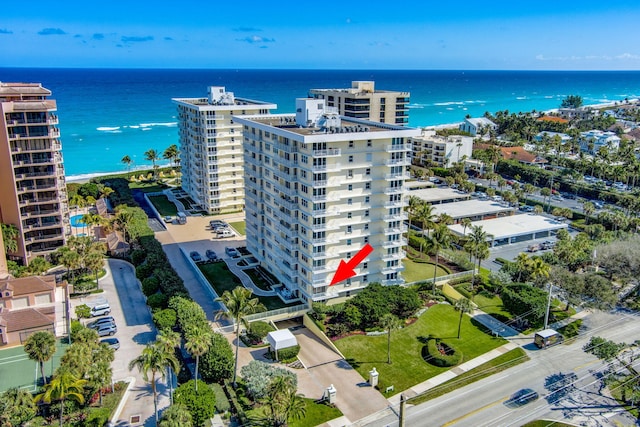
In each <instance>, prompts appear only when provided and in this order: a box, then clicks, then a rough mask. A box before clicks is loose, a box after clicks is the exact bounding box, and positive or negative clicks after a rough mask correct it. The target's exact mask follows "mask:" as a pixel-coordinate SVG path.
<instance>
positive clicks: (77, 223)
mask: <svg viewBox="0 0 640 427" xmlns="http://www.w3.org/2000/svg"><path fill="white" fill-rule="evenodd" d="M82 217H83V215H74V216H72V217H71V218H69V219H70V220H71V226H72V227H76V228H81V227H84V226H86V225H87V224H85V223H84V222H82Z"/></svg>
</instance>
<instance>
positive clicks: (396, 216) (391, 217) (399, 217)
mask: <svg viewBox="0 0 640 427" xmlns="http://www.w3.org/2000/svg"><path fill="white" fill-rule="evenodd" d="M382 219H383V220H385V221H404V220H406V219H409V215H408V214H407V213H406V212H401V213H397V214H393V215H385V216H383V217H382Z"/></svg>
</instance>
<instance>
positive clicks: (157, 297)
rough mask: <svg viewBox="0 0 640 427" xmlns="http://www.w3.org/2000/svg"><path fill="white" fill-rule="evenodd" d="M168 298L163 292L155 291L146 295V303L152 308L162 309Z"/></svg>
mask: <svg viewBox="0 0 640 427" xmlns="http://www.w3.org/2000/svg"><path fill="white" fill-rule="evenodd" d="M167 301H168V298H167V296H166V295H165V294H161V293H157V294H153V295H149V296H148V297H147V305H148V306H149V307H151V309H152V310H154V309H158V308H159V309H162V308H165V307H166V306H167Z"/></svg>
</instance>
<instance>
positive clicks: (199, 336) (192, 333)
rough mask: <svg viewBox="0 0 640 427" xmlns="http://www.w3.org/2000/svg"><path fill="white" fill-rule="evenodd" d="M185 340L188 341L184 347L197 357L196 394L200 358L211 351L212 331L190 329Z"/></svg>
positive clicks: (196, 328)
mask: <svg viewBox="0 0 640 427" xmlns="http://www.w3.org/2000/svg"><path fill="white" fill-rule="evenodd" d="M185 339H186V340H187V342H186V344H185V345H184V347H185V348H186V349H187V351H188V352H189V353H191V355H192V356H195V357H196V372H195V379H196V393H197V392H198V381H197V380H198V363H199V362H200V356H202V355H204V354H205V353H206V352H207V351H209V347H210V346H211V331H210V330H205V329H204V328H198V327H195V328H190V329H188V330H187V332H186V333H185Z"/></svg>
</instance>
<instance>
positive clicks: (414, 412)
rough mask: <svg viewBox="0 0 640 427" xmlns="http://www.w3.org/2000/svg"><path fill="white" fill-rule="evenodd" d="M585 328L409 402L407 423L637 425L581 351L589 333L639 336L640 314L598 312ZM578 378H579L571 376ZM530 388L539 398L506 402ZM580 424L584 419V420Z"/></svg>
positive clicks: (392, 419)
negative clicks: (561, 383)
mask: <svg viewBox="0 0 640 427" xmlns="http://www.w3.org/2000/svg"><path fill="white" fill-rule="evenodd" d="M583 325H584V328H585V332H584V333H583V334H581V337H580V338H579V339H578V340H577V341H576V342H575V343H573V344H569V345H560V346H556V347H551V348H549V349H547V350H538V349H537V347H535V346H534V345H533V344H532V343H527V344H525V345H524V347H523V348H525V350H527V353H528V355H529V357H530V358H531V360H530V361H528V362H526V363H523V364H520V365H518V366H516V367H513V368H511V369H508V370H506V371H504V372H501V373H499V374H496V375H493V376H490V377H488V378H485V379H483V380H480V381H478V382H476V383H474V384H470V385H468V386H466V387H463V388H461V389H458V390H455V391H453V392H451V393H448V394H446V395H444V396H441V397H439V398H437V399H433V400H430V401H428V402H425V403H423V404H420V405H417V406H409V407H408V408H407V411H406V412H407V419H406V425H407V426H457V427H462V426H470V427H471V426H473V427H480V426H482V427H490V426H505V427H507V426H513V427H518V426H521V425H523V424H525V423H527V422H529V421H532V420H535V419H540V418H545V419H556V420H562V419H565V420H571V421H572V422H574V423H577V424H579V423H585V424H584V425H588V426H608V425H617V424H615V423H616V422H619V423H620V424H619V425H628V426H630V425H636V420H635V419H634V418H633V417H630V416H629V415H627V413H626V412H624V411H622V410H620V408H619V407H617V405H615V402H612V399H610V398H608V397H606V396H604V395H603V394H602V390H601V389H600V382H599V381H598V376H599V374H600V373H601V372H602V369H603V367H604V366H605V365H604V364H603V363H602V362H600V361H599V360H598V359H596V358H595V357H594V356H592V355H589V354H587V353H585V352H583V351H582V346H583V345H584V344H585V343H586V342H587V341H588V340H589V338H590V337H591V336H594V335H597V336H603V337H606V338H608V339H612V340H614V341H616V342H622V341H625V340H626V341H629V340H630V339H631V338H632V337H636V336H637V331H638V330H639V328H640V316H634V315H624V314H609V313H594V314H592V315H590V316H589V317H587V318H586V319H585V320H584V324H583ZM563 376H568V378H570V382H572V384H573V385H572V386H570V387H567V388H565V389H563V391H561V392H560V393H552V387H551V385H550V384H551V383H553V382H555V380H557V379H559V378H562V377H563ZM572 380H575V381H572ZM522 388H531V389H533V390H535V391H537V392H538V393H539V394H540V399H538V400H537V401H535V402H532V403H529V404H528V405H525V406H522V407H512V406H509V405H508V404H507V400H508V399H509V397H510V396H511V395H512V394H513V393H515V392H516V391H517V390H519V389H522ZM367 425H369V426H380V427H382V426H397V425H398V418H397V417H396V416H387V417H385V418H383V419H379V420H377V421H375V422H371V423H369V424H367ZM581 425H582V424H581Z"/></svg>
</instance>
